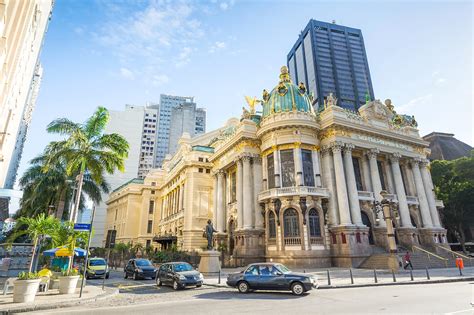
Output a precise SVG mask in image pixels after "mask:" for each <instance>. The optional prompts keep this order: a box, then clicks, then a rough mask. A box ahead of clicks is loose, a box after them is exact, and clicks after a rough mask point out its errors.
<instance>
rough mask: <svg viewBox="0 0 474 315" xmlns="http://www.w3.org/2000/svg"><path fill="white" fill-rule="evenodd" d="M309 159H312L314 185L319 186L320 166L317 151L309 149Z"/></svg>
mask: <svg viewBox="0 0 474 315" xmlns="http://www.w3.org/2000/svg"><path fill="white" fill-rule="evenodd" d="M311 159H312V161H313V173H314V185H315V186H316V187H321V167H320V163H319V153H318V151H316V150H312V151H311Z"/></svg>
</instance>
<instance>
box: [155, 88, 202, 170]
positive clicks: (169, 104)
mask: <svg viewBox="0 0 474 315" xmlns="http://www.w3.org/2000/svg"><path fill="white" fill-rule="evenodd" d="M182 104H184V105H183V106H184V107H186V108H187V110H186V111H184V110H183V111H181V110H178V111H176V112H175V116H176V119H177V120H178V121H177V122H176V123H175V125H177V126H179V125H180V126H181V128H183V125H185V126H189V128H183V130H186V129H189V130H190V131H191V132H189V134H190V136H191V137H193V136H194V135H198V134H202V133H204V132H205V131H206V116H205V111H204V109H201V108H196V103H194V97H187V96H174V95H165V94H161V95H160V107H159V113H158V132H157V134H156V149H155V150H156V160H155V165H154V166H155V167H161V165H162V164H163V160H164V159H165V157H166V155H167V154H173V153H174V152H170V151H169V149H170V148H176V146H177V140H178V139H179V137H181V134H179V135H177V136H174V137H173V139H171V140H172V141H171V140H170V132H171V130H172V129H171V124H172V118H171V117H172V113H173V109H174V108H176V107H178V106H180V105H182ZM191 108H194V109H195V110H194V112H193V113H190V112H189V109H191ZM185 118H188V119H190V121H183V119H185ZM193 119H194V120H193ZM180 120H181V121H180ZM193 125H194V126H195V127H194V128H192V126H193Z"/></svg>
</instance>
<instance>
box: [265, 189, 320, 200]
mask: <svg viewBox="0 0 474 315" xmlns="http://www.w3.org/2000/svg"><path fill="white" fill-rule="evenodd" d="M291 196H315V197H323V198H329V191H328V190H327V189H326V188H320V187H309V186H299V187H297V186H293V187H281V188H271V189H268V190H264V191H262V192H261V193H259V194H258V201H259V202H262V201H265V200H267V199H273V198H282V197H291Z"/></svg>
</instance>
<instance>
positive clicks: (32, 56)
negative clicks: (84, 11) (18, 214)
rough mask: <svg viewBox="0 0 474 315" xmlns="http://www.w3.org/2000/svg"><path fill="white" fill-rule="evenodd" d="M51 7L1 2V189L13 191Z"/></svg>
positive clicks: (47, 1)
mask: <svg viewBox="0 0 474 315" xmlns="http://www.w3.org/2000/svg"><path fill="white" fill-rule="evenodd" d="M52 8H53V1H52V0H24V1H19V0H2V1H0V34H1V36H0V43H1V44H0V64H1V65H2V67H1V69H0V82H1V83H0V188H6V189H12V188H13V184H14V182H15V178H16V172H17V169H18V165H19V163H20V157H21V153H22V150H23V144H24V140H25V137H26V132H27V130H28V126H29V122H30V117H31V114H32V111H33V109H34V106H35V102H36V95H37V93H38V89H39V84H40V81H41V80H40V79H41V73H42V69H41V65H40V63H39V54H40V51H41V47H42V45H43V39H44V35H45V33H46V30H47V26H48V23H49V20H50V17H51V12H52ZM7 215H8V213H7Z"/></svg>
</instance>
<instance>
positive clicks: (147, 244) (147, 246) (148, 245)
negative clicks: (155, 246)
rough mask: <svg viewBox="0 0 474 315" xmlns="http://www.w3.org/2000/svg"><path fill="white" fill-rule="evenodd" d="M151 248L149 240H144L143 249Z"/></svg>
mask: <svg viewBox="0 0 474 315" xmlns="http://www.w3.org/2000/svg"><path fill="white" fill-rule="evenodd" d="M150 247H151V240H146V247H145V248H150Z"/></svg>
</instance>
